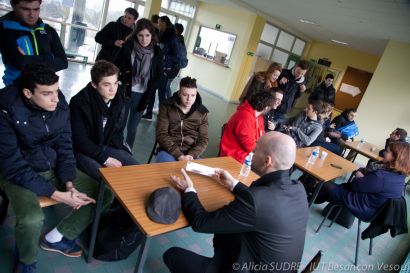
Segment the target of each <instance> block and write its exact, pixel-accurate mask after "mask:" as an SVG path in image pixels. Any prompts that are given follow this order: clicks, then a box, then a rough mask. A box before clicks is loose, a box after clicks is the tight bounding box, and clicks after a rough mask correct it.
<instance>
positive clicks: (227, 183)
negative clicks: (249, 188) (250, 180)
mask: <svg viewBox="0 0 410 273" xmlns="http://www.w3.org/2000/svg"><path fill="white" fill-rule="evenodd" d="M214 177H215V179H216V180H217V181H218V182H219V184H221V185H222V186H224V187H225V188H228V189H229V190H233V187H234V185H236V184H237V183H238V180H237V179H235V178H234V177H233V176H232V175H231V174H230V173H229V172H228V171H225V170H223V169H215V175H214Z"/></svg>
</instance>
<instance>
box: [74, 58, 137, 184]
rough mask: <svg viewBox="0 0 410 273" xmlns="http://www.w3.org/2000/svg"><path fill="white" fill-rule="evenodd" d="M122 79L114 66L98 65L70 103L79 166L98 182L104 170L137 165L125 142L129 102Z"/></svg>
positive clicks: (93, 68) (110, 64)
mask: <svg viewBox="0 0 410 273" xmlns="http://www.w3.org/2000/svg"><path fill="white" fill-rule="evenodd" d="M118 75H119V69H118V68H117V67H116V66H115V65H114V64H112V63H110V62H107V61H103V60H102V61H97V62H96V63H95V64H94V66H93V67H92V68H91V82H89V83H88V84H87V86H85V87H84V88H83V89H82V90H81V91H80V92H79V93H78V94H77V95H75V96H74V97H73V98H72V99H71V101H70V113H71V128H72V131H73V137H72V138H73V144H74V154H75V157H76V160H77V166H78V168H79V169H80V170H81V171H83V172H85V173H86V174H88V175H89V176H91V177H93V178H94V179H97V180H98V179H99V178H100V173H99V171H98V169H99V168H101V167H121V166H126V165H135V164H137V161H136V160H135V159H134V158H133V157H132V152H131V149H130V148H129V146H128V144H127V143H126V142H125V141H124V128H125V125H126V123H127V117H128V111H129V100H128V99H126V98H125V95H124V92H123V90H122V87H121V86H119V81H118Z"/></svg>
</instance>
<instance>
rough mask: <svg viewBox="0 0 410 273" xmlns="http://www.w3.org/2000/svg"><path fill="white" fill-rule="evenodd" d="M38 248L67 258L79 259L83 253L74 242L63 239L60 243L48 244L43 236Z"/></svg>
mask: <svg viewBox="0 0 410 273" xmlns="http://www.w3.org/2000/svg"><path fill="white" fill-rule="evenodd" d="M40 247H41V248H42V249H44V250H47V251H53V252H58V253H60V254H63V255H64V256H67V257H75V258H76V257H81V255H82V254H83V251H82V250H81V247H79V246H78V245H77V244H76V243H75V240H68V239H66V238H64V237H63V239H61V241H60V242H57V243H49V242H48V241H47V240H46V238H45V237H44V236H43V237H42V238H41V241H40Z"/></svg>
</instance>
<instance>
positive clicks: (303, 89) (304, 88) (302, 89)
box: [299, 84, 306, 92]
mask: <svg viewBox="0 0 410 273" xmlns="http://www.w3.org/2000/svg"><path fill="white" fill-rule="evenodd" d="M299 91H300V92H305V91H306V85H304V84H301V85H299Z"/></svg>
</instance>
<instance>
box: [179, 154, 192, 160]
mask: <svg viewBox="0 0 410 273" xmlns="http://www.w3.org/2000/svg"><path fill="white" fill-rule="evenodd" d="M191 160H194V158H193V157H192V155H181V156H179V157H178V161H191Z"/></svg>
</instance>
